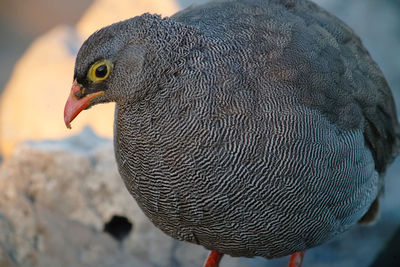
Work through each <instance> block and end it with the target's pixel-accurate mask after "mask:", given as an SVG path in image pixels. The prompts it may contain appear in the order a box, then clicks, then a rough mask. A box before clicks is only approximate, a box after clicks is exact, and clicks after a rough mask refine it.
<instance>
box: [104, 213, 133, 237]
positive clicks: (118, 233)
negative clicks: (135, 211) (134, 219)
mask: <svg viewBox="0 0 400 267" xmlns="http://www.w3.org/2000/svg"><path fill="white" fill-rule="evenodd" d="M132 228H133V223H131V222H130V221H129V220H128V218H126V217H125V216H118V215H114V216H113V217H112V218H111V220H110V221H108V222H106V223H105V224H104V232H106V233H109V234H110V235H111V236H112V237H113V238H115V240H117V241H120V242H121V241H122V240H124V239H125V238H126V237H128V235H129V233H130V232H131V231H132Z"/></svg>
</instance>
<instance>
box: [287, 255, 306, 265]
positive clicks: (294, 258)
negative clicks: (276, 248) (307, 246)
mask: <svg viewBox="0 0 400 267" xmlns="http://www.w3.org/2000/svg"><path fill="white" fill-rule="evenodd" d="M305 253H306V252H305V251H300V252H296V253H293V254H292V255H291V256H290V260H289V265H288V267H301V263H302V262H303V258H304V254H305Z"/></svg>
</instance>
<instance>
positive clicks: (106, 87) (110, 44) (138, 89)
mask: <svg viewBox="0 0 400 267" xmlns="http://www.w3.org/2000/svg"><path fill="white" fill-rule="evenodd" d="M177 28H179V25H178V24H177V23H175V22H173V21H172V20H170V19H167V18H166V19H163V18H160V17H159V16H157V15H150V14H144V15H142V16H138V17H135V18H132V19H129V20H125V21H122V22H118V23H115V24H113V25H110V26H108V27H105V28H103V29H101V30H99V31H97V32H95V33H94V34H92V35H91V36H90V37H89V38H88V39H87V40H86V41H85V42H84V43H83V45H82V47H81V48H80V50H79V52H78V55H77V57H76V62H75V71H74V81H73V84H72V88H71V92H70V95H69V97H68V100H67V102H66V104H65V109H64V121H65V125H66V126H67V127H68V128H70V123H71V121H72V120H73V119H74V118H75V117H76V116H77V115H78V114H79V113H80V112H81V111H82V110H84V109H88V108H90V107H91V106H93V105H96V104H99V103H106V102H117V103H120V102H123V101H135V99H140V98H141V97H143V96H144V95H146V94H148V93H149V91H151V90H152V89H154V88H156V87H157V84H159V83H160V82H159V78H160V77H161V76H162V73H164V72H165V71H164V70H163V68H165V65H168V64H169V63H168V64H165V62H167V61H168V59H167V58H165V55H170V54H171V51H174V48H173V47H170V43H177V42H170V39H171V36H175V37H176V36H179V34H175V33H174V32H173V31H174V29H175V30H177V31H179V29H177ZM160 36H165V37H164V38H160ZM165 50H169V51H165Z"/></svg>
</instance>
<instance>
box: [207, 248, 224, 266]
mask: <svg viewBox="0 0 400 267" xmlns="http://www.w3.org/2000/svg"><path fill="white" fill-rule="evenodd" d="M222 256H224V254H223V253H219V252H217V251H215V250H211V252H210V254H208V258H207V260H206V262H205V263H204V266H203V267H218V266H219V262H220V261H221V259H222Z"/></svg>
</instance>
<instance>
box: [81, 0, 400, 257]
mask: <svg viewBox="0 0 400 267" xmlns="http://www.w3.org/2000/svg"><path fill="white" fill-rule="evenodd" d="M99 59H108V60H110V61H112V62H113V64H114V66H113V69H112V71H111V74H110V76H109V77H108V78H107V79H106V80H104V81H102V82H99V83H92V82H89V81H88V80H87V78H86V77H87V72H88V69H89V67H90V66H91V65H92V64H93V63H94V62H96V61H97V60H99ZM75 79H76V80H77V81H78V83H79V84H81V85H82V87H84V88H85V94H89V93H91V92H96V91H99V90H103V91H105V94H104V95H103V96H100V97H98V98H96V99H94V100H93V104H97V103H101V102H109V101H115V102H116V103H117V106H116V118H115V136H114V142H115V154H116V159H117V162H118V166H119V171H120V174H121V176H122V178H123V180H124V182H125V184H126V187H127V188H128V190H129V192H130V193H131V194H132V195H133V197H134V198H135V199H136V201H137V202H138V204H139V205H140V207H141V208H142V209H143V211H144V213H145V214H146V215H147V216H148V217H149V218H150V220H151V221H152V222H153V223H154V224H155V225H156V226H157V227H159V228H160V229H161V230H163V231H164V232H165V233H167V234H168V235H170V236H172V237H174V238H177V239H179V240H185V241H189V242H192V243H196V244H200V245H203V246H204V247H206V248H207V249H212V250H216V251H218V252H221V253H227V254H230V255H232V256H246V257H252V256H263V257H267V258H272V257H280V256H284V255H288V254H291V253H294V252H297V251H302V250H305V249H308V248H310V247H314V246H317V245H320V244H322V243H323V242H325V241H328V240H330V239H332V238H333V237H335V236H337V235H338V234H340V233H342V232H344V231H346V230H347V229H349V228H350V227H351V226H353V225H355V224H356V223H357V222H358V221H359V220H360V219H361V218H362V217H363V216H364V215H365V217H364V219H363V220H364V221H370V220H371V219H372V218H373V217H375V214H376V206H377V201H376V202H375V204H374V205H373V208H371V210H370V211H369V212H368V210H369V208H370V207H371V205H372V203H373V202H374V201H375V200H376V199H377V197H378V196H379V192H380V191H381V189H382V185H383V180H382V179H383V178H382V177H383V173H384V172H385V170H386V167H387V166H388V164H389V163H391V162H392V161H393V159H394V157H395V156H396V155H397V152H398V137H399V127H398V122H397V117H396V110H395V106H394V102H393V99H392V95H391V92H390V89H389V87H388V85H387V83H386V81H385V78H384V76H383V75H382V73H381V71H380V70H379V68H378V66H377V65H376V63H375V62H374V61H373V60H372V59H371V58H370V56H369V54H368V52H367V51H366V49H365V48H364V47H363V45H362V43H361V41H360V40H359V38H358V37H357V36H356V35H355V34H354V32H353V31H352V30H351V29H350V28H349V27H348V26H346V25H345V24H344V23H343V22H342V21H340V20H339V19H337V18H336V17H334V16H332V15H330V14H329V13H327V12H326V11H325V10H323V9H322V8H320V7H318V6H317V5H316V4H314V3H312V2H310V1H307V0H298V1H289V0H287V1H284V0H280V1H279V0H263V1H261V0H237V1H215V2H211V3H208V4H206V5H201V6H196V7H191V8H189V9H186V10H183V11H181V12H179V13H177V14H175V15H174V16H172V17H170V18H161V17H159V16H156V15H150V14H144V15H142V16H138V17H135V18H132V19H129V20H126V21H122V22H120V23H116V24H113V25H111V26H109V27H106V28H103V29H101V30H100V31H98V32H96V33H94V34H93V35H92V36H91V37H89V39H88V40H87V41H86V42H85V43H84V44H83V46H82V48H81V49H80V51H79V54H78V56H77V59H76V67H75Z"/></svg>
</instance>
